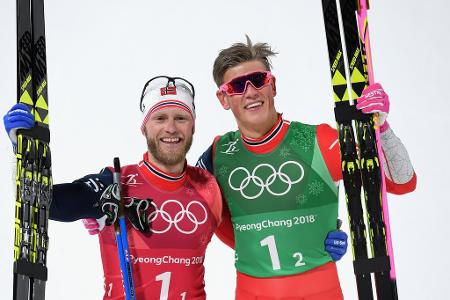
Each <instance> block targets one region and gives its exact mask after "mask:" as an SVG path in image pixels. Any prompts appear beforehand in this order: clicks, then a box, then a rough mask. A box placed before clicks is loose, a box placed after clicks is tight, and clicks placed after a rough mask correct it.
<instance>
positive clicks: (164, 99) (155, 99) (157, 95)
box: [141, 83, 195, 134]
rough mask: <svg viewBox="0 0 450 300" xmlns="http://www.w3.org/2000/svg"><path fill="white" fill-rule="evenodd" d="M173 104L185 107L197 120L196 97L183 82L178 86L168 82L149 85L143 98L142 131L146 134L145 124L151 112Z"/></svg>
mask: <svg viewBox="0 0 450 300" xmlns="http://www.w3.org/2000/svg"><path fill="white" fill-rule="evenodd" d="M168 106H173V107H178V108H181V109H184V110H185V111H187V112H189V113H190V114H191V115H192V118H193V119H194V120H195V106H194V97H193V95H192V92H191V90H190V89H189V88H188V87H187V86H186V85H184V84H182V83H177V85H176V86H174V85H169V86H167V85H166V84H164V85H154V86H152V87H147V89H146V91H145V94H144V96H143V98H142V107H143V112H142V122H141V131H142V133H143V134H144V128H145V124H147V121H148V119H149V118H150V116H151V114H152V113H153V112H155V111H157V110H159V109H162V108H165V107H168Z"/></svg>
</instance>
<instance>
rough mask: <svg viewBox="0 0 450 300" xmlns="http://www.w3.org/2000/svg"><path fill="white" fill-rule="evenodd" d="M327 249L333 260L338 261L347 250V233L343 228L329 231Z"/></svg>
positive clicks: (326, 240)
mask: <svg viewBox="0 0 450 300" xmlns="http://www.w3.org/2000/svg"><path fill="white" fill-rule="evenodd" d="M325 250H326V251H327V252H328V254H330V256H331V258H332V259H333V261H338V260H340V259H341V258H342V256H344V254H345V253H346V252H347V234H346V233H345V232H344V231H342V230H335V231H330V232H328V235H327V238H326V239H325Z"/></svg>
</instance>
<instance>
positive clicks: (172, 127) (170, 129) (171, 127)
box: [165, 118, 177, 133]
mask: <svg viewBox="0 0 450 300" xmlns="http://www.w3.org/2000/svg"><path fill="white" fill-rule="evenodd" d="M165 130H166V132H167V133H176V132H177V126H176V124H175V119H173V118H170V119H169V120H168V121H167V123H166V127H165Z"/></svg>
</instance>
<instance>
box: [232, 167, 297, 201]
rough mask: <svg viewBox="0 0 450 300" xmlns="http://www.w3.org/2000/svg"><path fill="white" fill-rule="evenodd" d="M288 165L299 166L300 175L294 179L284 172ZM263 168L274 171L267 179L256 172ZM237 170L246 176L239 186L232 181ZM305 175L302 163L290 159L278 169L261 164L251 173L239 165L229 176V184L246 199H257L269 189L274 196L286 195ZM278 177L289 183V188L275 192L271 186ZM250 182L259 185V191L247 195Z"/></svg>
mask: <svg viewBox="0 0 450 300" xmlns="http://www.w3.org/2000/svg"><path fill="white" fill-rule="evenodd" d="M287 165H294V166H297V167H298V170H299V174H300V175H299V177H298V178H297V179H295V180H292V179H291V178H290V177H289V176H288V175H287V174H286V173H284V172H282V171H283V168H284V167H285V166H287ZM262 168H268V169H269V170H270V171H272V174H270V175H269V177H267V179H266V180H265V181H264V180H263V179H262V178H261V177H259V176H257V175H256V172H257V171H258V170H260V169H262ZM237 172H244V174H245V178H244V179H243V180H242V181H241V183H240V184H239V186H234V185H233V184H232V183H231V181H232V180H231V178H232V177H233V175H234V174H235V173H237ZM304 175H305V170H304V169H303V167H302V165H301V164H300V163H298V162H296V161H292V160H290V161H287V162H284V163H283V164H282V165H281V166H280V167H279V168H278V170H275V168H274V167H273V166H271V165H269V164H260V165H258V166H256V167H255V168H254V169H253V171H252V172H251V173H250V172H249V171H248V170H247V169H246V168H244V167H238V168H236V169H234V170H233V171H232V172H231V173H230V176H229V177H228V184H229V186H230V188H232V189H233V190H235V191H239V192H240V193H241V195H242V197H244V198H245V199H249V200H252V199H255V198H258V197H259V196H261V194H262V193H263V192H264V190H267V191H268V192H269V193H270V194H271V195H273V196H283V195H286V194H287V193H288V192H289V191H290V190H291V187H292V185H294V184H296V183H299V182H300V181H301V180H302V179H303V176H304ZM277 178H279V179H280V180H281V181H282V182H284V183H286V184H287V188H286V190H284V191H283V192H275V191H273V190H272V188H271V186H272V184H274V183H275V180H276V179H277ZM250 183H253V184H254V185H256V186H257V187H259V191H258V192H257V193H256V194H255V195H247V194H246V192H245V190H246V188H247V187H248V186H249V185H250Z"/></svg>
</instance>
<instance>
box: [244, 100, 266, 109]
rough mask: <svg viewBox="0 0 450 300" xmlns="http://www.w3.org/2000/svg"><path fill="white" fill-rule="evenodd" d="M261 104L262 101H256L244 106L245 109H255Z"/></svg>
mask: <svg viewBox="0 0 450 300" xmlns="http://www.w3.org/2000/svg"><path fill="white" fill-rule="evenodd" d="M262 104H263V103H262V101H258V102H255V103H251V104H249V105H247V106H245V108H255V107H258V106H261V105H262Z"/></svg>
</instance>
